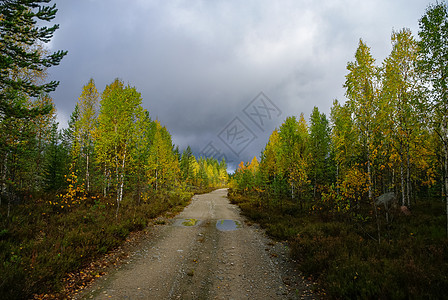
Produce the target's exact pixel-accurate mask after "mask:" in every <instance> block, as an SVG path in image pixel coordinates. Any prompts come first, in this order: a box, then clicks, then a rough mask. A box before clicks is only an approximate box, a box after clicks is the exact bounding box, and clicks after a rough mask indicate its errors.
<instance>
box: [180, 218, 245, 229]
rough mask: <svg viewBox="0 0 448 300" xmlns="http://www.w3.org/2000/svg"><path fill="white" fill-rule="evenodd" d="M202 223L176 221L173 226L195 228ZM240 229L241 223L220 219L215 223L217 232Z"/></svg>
mask: <svg viewBox="0 0 448 300" xmlns="http://www.w3.org/2000/svg"><path fill="white" fill-rule="evenodd" d="M202 223H203V221H201V220H198V219H176V220H174V222H173V226H179V227H196V226H198V225H200V224H202ZM207 224H209V222H207V223H206V225H207ZM240 228H242V225H241V222H240V221H237V220H229V219H222V220H218V221H216V229H218V230H219V231H234V230H237V229H240Z"/></svg>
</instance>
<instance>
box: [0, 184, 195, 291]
mask: <svg viewBox="0 0 448 300" xmlns="http://www.w3.org/2000/svg"><path fill="white" fill-rule="evenodd" d="M190 197H191V194H189V193H184V194H179V193H175V194H173V195H170V196H166V197H159V198H154V199H152V201H151V203H143V202H142V203H141V204H140V205H139V204H138V203H136V202H135V201H134V200H133V199H132V198H125V199H124V200H123V203H122V205H123V210H122V211H121V213H120V215H119V218H118V219H115V210H116V203H115V201H114V200H113V199H110V198H87V199H86V200H85V201H84V202H83V203H82V204H81V205H79V206H77V207H75V208H73V209H71V210H60V209H57V208H56V207H54V206H53V205H50V204H49V203H48V202H49V201H41V202H39V204H30V205H22V206H14V207H12V208H11V210H12V211H11V214H10V216H9V217H8V216H7V211H6V207H4V206H2V207H0V209H1V210H0V217H1V218H0V220H1V221H0V228H1V229H0V259H1V261H2V264H0V281H1V282H2V284H1V285H0V294H1V295H2V299H24V298H31V297H32V295H33V294H41V293H48V292H55V291H57V290H58V289H59V288H61V287H62V286H61V284H62V279H63V278H64V277H65V276H66V274H67V273H69V272H73V271H76V270H77V269H79V268H81V267H83V266H84V265H86V264H87V263H88V262H90V261H91V260H92V259H94V258H96V257H98V255H101V254H104V253H106V252H108V251H109V250H111V249H113V248H114V247H116V246H118V245H119V244H120V243H121V242H122V241H123V240H124V239H125V238H126V237H127V236H128V234H129V233H130V232H132V231H135V230H142V229H144V228H145V227H146V226H147V225H148V224H149V223H150V221H151V219H153V218H156V217H157V216H159V215H161V214H162V213H163V212H165V211H167V210H178V209H179V208H180V207H183V206H185V205H186V204H187V203H188V202H189V199H190ZM53 201H55V200H53ZM111 220H114V221H113V222H111Z"/></svg>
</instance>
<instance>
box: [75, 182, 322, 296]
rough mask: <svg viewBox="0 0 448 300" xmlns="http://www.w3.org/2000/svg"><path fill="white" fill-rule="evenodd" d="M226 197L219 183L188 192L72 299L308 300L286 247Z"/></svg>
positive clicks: (304, 284)
mask: <svg viewBox="0 0 448 300" xmlns="http://www.w3.org/2000/svg"><path fill="white" fill-rule="evenodd" d="M226 195H227V190H226V189H220V190H216V191H214V192H212V193H209V194H204V195H196V196H194V198H193V200H192V203H191V204H190V205H189V206H187V207H186V208H185V209H184V211H183V212H181V213H180V214H179V215H178V216H176V217H175V219H172V220H170V221H169V222H168V224H165V225H159V226H156V227H155V228H154V229H153V230H151V232H150V234H149V235H148V237H147V238H145V239H144V240H143V241H142V242H141V244H140V245H139V246H138V248H136V250H135V251H134V252H133V253H132V254H131V255H130V256H129V258H128V259H127V260H126V262H125V263H124V264H122V265H121V266H120V267H118V268H117V269H115V270H112V271H111V272H109V274H108V275H106V276H104V277H103V278H99V279H98V280H96V281H95V282H94V284H93V285H92V286H91V287H90V288H89V289H88V290H87V291H85V292H84V293H83V294H81V295H80V296H79V298H84V299H303V298H308V299H313V298H315V297H314V296H313V295H312V293H311V292H310V291H309V288H310V286H311V285H310V284H309V283H307V282H306V281H304V280H303V279H302V278H301V277H300V275H299V273H298V272H297V271H296V270H295V269H294V268H295V265H294V263H293V262H292V261H290V259H289V258H288V254H287V252H288V250H287V247H286V246H285V245H284V244H283V243H277V242H273V241H271V240H270V239H269V238H267V237H266V235H265V234H264V233H263V231H262V230H261V229H260V228H259V227H258V226H257V225H254V224H250V223H248V222H246V220H245V218H244V217H242V216H241V214H240V211H239V208H238V207H236V206H235V205H232V204H230V203H229V200H228V199H227V197H226ZM220 220H233V221H236V222H235V223H232V222H230V223H228V224H235V225H236V228H235V230H229V231H221V230H219V229H218V228H217V226H216V224H217V222H218V223H220V224H224V223H222V221H220ZM195 222H196V224H195ZM226 222H227V221H226ZM226 224H227V223H226Z"/></svg>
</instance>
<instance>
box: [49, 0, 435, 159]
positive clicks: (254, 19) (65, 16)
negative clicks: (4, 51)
mask: <svg viewBox="0 0 448 300" xmlns="http://www.w3.org/2000/svg"><path fill="white" fill-rule="evenodd" d="M54 2H55V3H56V5H57V7H58V8H59V12H58V14H57V17H56V22H57V23H59V24H60V29H59V30H58V32H57V33H56V35H55V37H54V39H53V40H52V42H51V44H50V47H51V48H52V49H54V50H57V49H64V50H68V51H69V54H68V55H67V57H66V58H64V60H63V61H62V63H61V65H60V66H58V67H54V68H52V69H51V70H50V73H51V78H54V79H57V80H60V81H61V84H60V86H59V88H58V90H57V91H56V92H54V93H53V98H54V101H55V103H56V107H57V110H58V117H59V120H60V122H61V126H66V125H65V122H66V121H67V118H68V117H69V115H70V113H71V112H72V110H73V108H74V105H75V103H76V100H77V98H78V96H79V95H80V93H81V89H82V86H83V85H84V84H86V83H87V81H88V80H89V79H90V78H91V77H92V78H94V79H95V82H96V84H97V88H98V89H99V90H100V92H101V91H102V90H103V89H104V87H105V86H106V85H107V84H109V83H111V82H112V81H113V80H114V78H116V77H118V78H121V79H122V80H123V81H124V82H126V83H129V84H130V85H132V86H135V87H136V88H137V90H138V91H140V92H141V94H142V98H143V106H144V107H145V108H146V109H148V111H149V112H150V114H151V116H152V118H154V119H155V118H158V119H159V120H160V121H161V122H162V124H164V125H166V126H167V128H168V129H169V131H170V132H171V134H172V135H173V140H174V142H175V143H176V144H177V145H179V147H180V148H181V149H183V148H185V147H186V146H187V145H191V146H192V148H193V150H194V151H195V153H196V154H199V152H201V150H203V149H204V147H206V146H207V145H209V144H210V143H212V144H213V145H216V148H217V149H218V150H219V151H220V153H222V154H224V155H226V157H227V156H229V157H230V156H233V158H232V160H233V161H234V163H236V164H237V163H238V160H249V159H251V158H252V157H253V156H254V155H259V154H260V152H261V150H262V148H263V147H264V145H265V144H266V142H267V140H268V137H269V134H270V132H272V130H273V129H274V128H275V127H278V126H279V125H280V124H281V122H282V121H283V120H284V119H285V118H286V116H288V115H299V114H300V113H301V112H303V113H304V114H305V117H306V118H307V119H308V117H309V114H310V112H311V110H312V108H313V106H318V107H319V108H320V109H321V111H324V112H326V113H328V112H329V108H330V106H331V104H332V101H333V99H335V98H338V99H340V100H343V97H344V90H343V88H342V85H343V83H344V79H345V78H344V76H345V74H346V64H347V62H348V61H351V60H353V56H354V53H355V50H356V47H357V44H358V41H359V38H363V40H364V41H365V42H366V43H367V44H368V45H369V46H370V47H371V49H372V54H373V55H374V57H376V58H377V62H378V63H381V61H382V60H383V59H384V58H385V57H386V56H387V55H388V52H389V51H390V48H391V47H390V34H391V32H392V29H397V30H398V29H400V28H402V27H409V28H411V30H412V31H413V32H414V34H416V32H417V29H418V19H419V18H420V17H421V15H423V13H424V11H425V8H426V6H427V5H428V4H429V2H427V3H425V1H421V0H414V1H409V0H400V1H387V0H384V1H377V0H369V1H357V0H339V1H338V0H327V1H309V0H302V1H293V0H291V1H267V0H266V1H255V0H253V1H219V0H218V1H199V0H192V1H144V0H140V1H137V0H134V1H124V0H109V1H100V0H79V1H66V0H56V1H54ZM261 91H263V92H264V93H265V94H266V95H267V96H268V97H269V98H270V99H271V100H272V102H274V103H275V104H276V105H277V106H278V107H279V109H280V110H281V112H282V114H281V116H280V117H276V118H272V119H271V120H269V122H267V123H269V124H267V125H266V128H264V130H260V128H258V127H257V126H255V124H253V122H252V121H251V120H250V119H249V118H248V117H247V115H245V114H244V113H243V109H244V108H245V107H246V106H247V105H248V104H249V103H250V102H251V101H252V100H253V99H254V97H256V96H257V95H258V94H259V92H261ZM236 117H237V118H239V119H240V120H241V122H243V123H244V124H246V125H247V127H249V129H250V130H252V131H253V133H254V135H256V139H254V140H253V141H252V142H251V143H250V145H248V146H247V147H246V148H245V149H244V151H242V152H241V153H239V156H237V155H235V154H234V153H233V151H232V149H231V147H228V145H226V143H224V142H223V141H222V139H220V138H219V133H220V132H222V130H223V129H224V128H226V126H228V125H229V122H231V121H232V120H233V119H234V118H236Z"/></svg>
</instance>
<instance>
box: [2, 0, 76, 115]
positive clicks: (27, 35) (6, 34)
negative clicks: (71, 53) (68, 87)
mask: <svg viewBox="0 0 448 300" xmlns="http://www.w3.org/2000/svg"><path fill="white" fill-rule="evenodd" d="M48 2H49V1H48V0H43V1H42V0H40V1H39V0H32V1H18V0H6V1H2V4H1V5H0V15H1V18H0V33H1V49H2V51H1V55H0V70H1V71H0V90H1V92H0V111H1V112H2V114H3V115H7V116H15V117H19V118H20V117H24V116H27V115H28V116H30V115H36V114H41V113H45V112H46V113H48V111H49V110H50V109H51V108H49V107H46V108H44V109H39V108H33V109H30V110H29V109H28V108H26V107H24V106H22V105H20V103H19V102H17V101H16V100H17V98H20V96H21V95H27V96H31V97H35V96H38V95H41V94H42V93H48V92H50V91H54V90H55V89H56V87H57V85H58V82H56V81H52V82H50V83H44V84H37V83H36V82H35V80H34V79H35V77H34V76H31V77H28V78H27V77H26V76H16V75H17V74H20V73H21V72H23V71H26V70H30V71H34V72H42V71H44V70H45V69H46V68H48V67H51V66H54V65H58V64H59V62H60V61H61V59H62V58H63V57H64V56H65V55H66V54H67V51H58V52H55V53H52V54H50V55H43V53H42V51H41V50H40V49H39V47H38V46H39V45H40V43H46V42H49V41H50V40H51V38H52V37H53V34H54V32H55V31H56V30H57V29H58V28H59V25H53V26H52V27H39V26H37V25H38V21H39V22H44V21H45V22H49V21H51V20H52V19H54V17H55V16H56V12H57V9H56V5H55V4H54V5H53V6H45V5H42V3H48ZM32 47H34V48H32Z"/></svg>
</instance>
